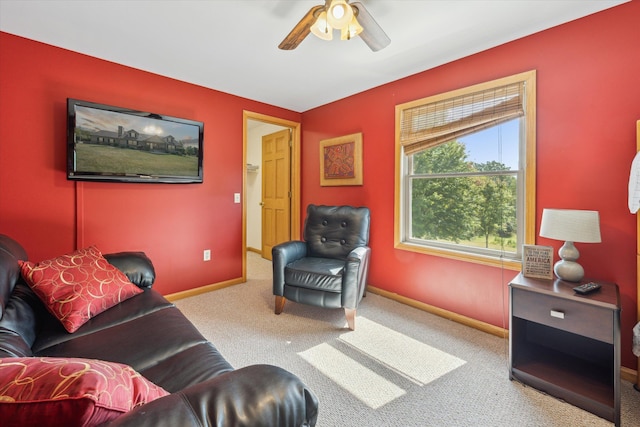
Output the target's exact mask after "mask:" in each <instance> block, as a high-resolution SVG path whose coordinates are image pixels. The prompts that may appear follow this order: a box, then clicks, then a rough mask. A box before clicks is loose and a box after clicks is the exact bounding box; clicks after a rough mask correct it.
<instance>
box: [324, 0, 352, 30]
mask: <svg viewBox="0 0 640 427" xmlns="http://www.w3.org/2000/svg"><path fill="white" fill-rule="evenodd" d="M352 18H353V9H352V8H351V6H350V5H349V4H347V2H346V0H331V4H329V7H328V10H327V21H328V22H329V25H331V27H332V28H335V29H337V30H342V29H343V28H345V27H347V26H348V25H349V23H350V22H351V19H352Z"/></svg>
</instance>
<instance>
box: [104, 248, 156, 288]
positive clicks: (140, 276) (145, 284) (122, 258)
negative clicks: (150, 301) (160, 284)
mask: <svg viewBox="0 0 640 427" xmlns="http://www.w3.org/2000/svg"><path fill="white" fill-rule="evenodd" d="M104 257H105V259H106V260H107V261H108V262H109V264H111V265H113V266H114V267H116V268H117V269H118V270H120V271H122V272H123V273H124V274H125V275H126V276H127V277H128V278H129V280H130V281H131V283H133V284H134V285H136V286H138V287H139V288H150V287H151V286H152V285H153V282H154V281H155V280H156V271H155V269H154V268H153V263H152V262H151V260H150V259H149V258H148V257H147V255H146V254H145V253H144V252H118V253H114V254H104Z"/></svg>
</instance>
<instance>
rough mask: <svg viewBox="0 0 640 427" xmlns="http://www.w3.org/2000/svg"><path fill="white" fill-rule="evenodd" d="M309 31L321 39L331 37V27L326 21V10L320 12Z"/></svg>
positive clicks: (329, 38) (330, 38)
mask: <svg viewBox="0 0 640 427" xmlns="http://www.w3.org/2000/svg"><path fill="white" fill-rule="evenodd" d="M311 32H312V33H313V34H314V35H315V36H316V37H319V38H321V39H322V40H332V39H333V28H331V25H329V22H328V21H327V12H324V11H323V12H322V13H320V15H319V16H318V19H316V22H314V24H313V25H312V26H311Z"/></svg>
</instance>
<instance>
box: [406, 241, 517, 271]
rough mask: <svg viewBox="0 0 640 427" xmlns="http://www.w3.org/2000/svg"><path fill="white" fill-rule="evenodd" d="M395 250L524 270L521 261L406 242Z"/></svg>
mask: <svg viewBox="0 0 640 427" xmlns="http://www.w3.org/2000/svg"><path fill="white" fill-rule="evenodd" d="M395 248H396V249H400V250H403V251H409V252H417V253H421V254H426V255H433V256H439V257H442V258H449V259H455V260H459V261H465V262H472V263H475V264H482V265H488V266H491V267H499V268H505V269H507V270H513V271H520V270H521V269H522V262H521V261H520V260H513V259H505V258H499V257H492V256H486V255H476V254H470V253H468V252H462V251H454V250H447V249H436V248H428V247H425V246H421V245H415V244H410V243H406V242H401V243H396V245H395Z"/></svg>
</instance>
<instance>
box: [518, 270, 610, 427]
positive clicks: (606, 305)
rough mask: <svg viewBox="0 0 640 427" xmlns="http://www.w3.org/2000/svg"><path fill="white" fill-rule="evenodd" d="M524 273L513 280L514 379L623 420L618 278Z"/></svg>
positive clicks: (604, 414)
mask: <svg viewBox="0 0 640 427" xmlns="http://www.w3.org/2000/svg"><path fill="white" fill-rule="evenodd" d="M582 283H584V282H582ZM598 283H601V284H602V288H601V289H600V290H598V291H596V292H594V293H591V294H588V295H578V294H576V293H575V292H574V291H573V288H574V287H575V286H577V285H578V283H572V282H565V281H562V280H559V279H556V280H542V279H531V278H527V277H524V276H523V275H522V273H520V274H519V275H518V276H516V277H515V278H514V279H513V280H512V281H511V283H510V284H509V295H510V298H509V319H510V331H509V378H510V379H512V380H513V379H515V380H518V381H520V382H522V383H524V384H527V385H530V386H532V387H535V388H537V389H538V390H541V391H543V392H545V393H547V394H550V395H552V396H555V397H558V398H560V399H562V400H565V401H566V402H569V403H571V404H573V405H575V406H578V407H580V408H583V409H585V410H587V411H589V412H592V413H594V414H596V415H598V416H600V417H602V418H605V419H607V420H609V421H612V422H614V423H615V425H616V426H619V425H620V294H619V291H618V286H617V285H616V284H614V283H604V282H598Z"/></svg>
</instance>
